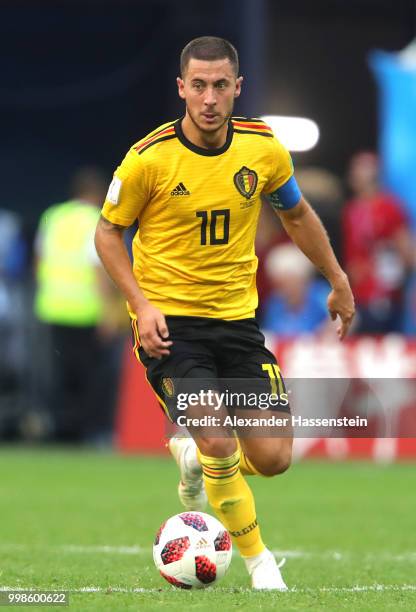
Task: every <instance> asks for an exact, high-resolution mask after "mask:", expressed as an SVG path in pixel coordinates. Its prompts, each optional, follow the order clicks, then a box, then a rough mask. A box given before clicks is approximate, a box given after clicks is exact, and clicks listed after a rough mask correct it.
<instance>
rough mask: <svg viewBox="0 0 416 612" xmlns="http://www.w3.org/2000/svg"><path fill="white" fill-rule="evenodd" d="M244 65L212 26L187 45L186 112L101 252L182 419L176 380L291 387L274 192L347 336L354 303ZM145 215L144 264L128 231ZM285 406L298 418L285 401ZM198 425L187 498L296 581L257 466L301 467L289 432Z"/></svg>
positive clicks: (173, 413) (146, 148)
mask: <svg viewBox="0 0 416 612" xmlns="http://www.w3.org/2000/svg"><path fill="white" fill-rule="evenodd" d="M238 75H239V69H238V56H237V52H236V50H235V48H234V47H233V46H232V45H231V44H230V43H229V42H228V41H226V40H224V39H221V38H216V37H208V36H206V37H205V36H204V37H201V38H197V39H195V40H192V41H191V42H190V43H188V44H187V45H186V47H185V48H184V49H183V51H182V54H181V76H180V77H178V78H177V85H178V92H179V96H180V97H181V98H182V99H183V100H184V101H185V106H186V111H185V115H184V117H182V118H181V119H178V120H176V121H171V122H169V123H165V124H163V125H161V126H160V127H158V128H157V129H156V130H154V131H153V132H151V133H150V134H148V135H147V136H145V137H144V138H143V139H142V140H139V141H138V142H137V143H136V144H135V145H133V147H132V148H131V149H130V151H129V152H128V153H127V155H126V157H125V158H124V160H123V162H122V163H121V165H120V166H119V167H118V168H117V170H116V172H115V174H114V178H113V181H112V183H111V185H110V188H109V191H108V194H107V198H106V201H105V203H104V207H103V209H102V216H101V219H100V221H99V223H98V226H97V231H96V239H95V240H96V247H97V251H98V253H99V255H100V257H101V259H102V261H103V264H104V266H105V268H106V269H107V271H108V273H109V274H110V276H111V277H112V278H113V280H114V282H115V283H116V284H117V285H118V287H119V288H120V290H121V291H122V292H123V293H124V295H125V297H126V299H127V301H128V308H129V313H130V317H131V319H132V327H133V331H134V338H135V345H134V351H135V354H136V356H137V357H138V358H139V359H140V361H141V362H142V363H143V364H144V366H145V368H146V370H147V378H148V380H149V382H150V384H151V385H152V386H153V389H154V390H155V392H156V394H157V396H158V399H159V401H160V403H161V405H162V407H163V408H164V409H165V411H166V412H167V415H168V417H169V418H170V419H171V420H173V421H175V420H176V419H177V417H178V411H177V410H175V407H174V404H173V403H172V402H171V401H170V399H171V398H172V395H173V394H174V385H175V384H176V382H175V381H176V380H183V379H185V380H191V379H198V381H199V380H205V381H208V383H207V384H206V386H205V387H204V389H203V390H204V391H205V392H207V393H208V391H210V389H216V388H217V383H216V382H215V381H219V380H220V379H233V378H239V379H251V378H258V379H265V380H266V379H267V380H268V384H270V385H271V388H273V385H274V386H275V388H276V383H277V382H278V383H279V385H280V384H281V379H280V372H279V369H278V366H277V365H276V360H275V357H274V356H273V354H272V353H270V352H269V351H268V350H267V349H266V348H265V346H264V337H263V335H262V334H261V332H260V331H259V329H258V326H257V323H256V321H255V319H254V313H255V309H256V307H257V292H256V284H255V278H256V267H257V259H256V255H255V252H254V238H255V234H256V226H257V221H258V216H259V211H260V206H261V199H260V195H261V194H264V195H265V196H266V197H267V198H268V200H269V202H270V204H271V206H272V207H273V208H274V209H275V210H276V213H277V214H278V215H279V216H280V219H281V221H282V223H283V225H284V227H285V229H286V231H287V232H288V234H289V236H290V238H291V239H292V240H293V241H294V242H295V243H296V245H297V246H298V247H299V248H300V249H301V250H302V251H303V252H304V253H305V254H306V256H307V257H309V259H310V260H311V261H312V262H313V263H314V264H315V265H316V266H317V268H318V269H319V270H320V271H321V272H322V274H323V275H324V276H325V277H326V278H327V279H328V281H329V283H330V285H331V287H332V291H331V292H330V294H329V296H328V309H329V312H330V314H331V317H332V318H333V319H335V318H336V317H337V315H338V316H339V317H340V320H341V323H340V326H339V328H338V334H339V337H340V338H341V339H342V338H343V337H344V336H345V334H346V333H347V330H348V327H349V325H350V323H351V320H352V317H353V313H354V304H353V297H352V294H351V290H350V287H349V284H348V280H347V277H346V275H345V273H344V272H343V271H342V270H341V268H340V266H339V264H338V262H337V260H336V258H335V256H334V254H333V251H332V249H331V246H330V244H329V241H328V238H327V235H326V233H325V230H324V228H323V226H322V224H321V222H320V220H319V219H318V217H317V216H316V214H315V213H314V212H313V210H312V209H311V207H310V206H309V204H308V203H307V202H306V201H305V199H304V198H303V197H302V195H301V193H300V191H299V188H298V186H297V184H296V180H295V178H294V175H293V165H292V162H291V158H290V155H289V153H288V152H287V151H286V149H285V148H284V147H283V146H282V145H281V143H280V142H279V141H278V140H277V139H276V138H275V137H274V135H273V133H272V130H271V129H270V128H269V127H268V126H267V125H266V124H265V123H263V122H262V121H260V120H259V119H247V118H243V117H232V111H233V105H234V100H235V98H237V97H238V96H239V95H240V92H241V86H242V81H243V78H242V77H241V76H238ZM136 219H138V222H139V230H138V232H137V234H136V236H135V238H134V243H133V253H134V264H133V269H132V266H131V264H130V260H129V258H128V255H127V252H126V249H125V246H124V242H123V237H122V236H123V231H124V230H125V228H127V227H129V226H130V225H131V224H132V223H133V222H134V221H135V220H136ZM209 381H211V383H212V384H210V383H209ZM279 388H280V386H279ZM202 403H203V402H202V401H201V406H199V407H198V409H199V414H203V412H204V407H203V406H202ZM277 414H279V415H281V414H285V415H286V416H287V413H285V412H282V409H280V410H279V412H277ZM190 433H191V434H192V437H193V439H191V438H172V439H171V440H170V443H169V447H170V450H171V452H172V454H173V455H174V457H175V459H176V461H177V462H178V465H179V468H180V473H181V480H180V484H179V496H180V498H181V501H182V502H183V504H184V506H185V507H186V508H187V509H188V510H198V509H202V508H203V506H204V502H205V496H207V497H208V500H209V503H210V505H211V506H212V508H213V509H214V511H215V512H216V514H217V516H218V518H219V519H220V520H221V522H222V523H223V524H224V525H225V526H226V527H227V529H228V530H229V531H230V533H231V535H232V536H233V539H234V542H235V544H236V546H237V547H238V549H239V551H240V553H241V555H242V557H243V558H244V561H245V564H246V567H247V570H248V572H249V574H250V576H251V583H252V587H253V588H254V589H278V590H286V588H287V587H286V585H285V583H284V581H283V578H282V576H281V573H280V570H279V567H278V565H277V563H276V561H275V559H274V557H273V555H272V553H271V552H270V551H269V550H268V549H267V548H266V546H265V544H264V543H263V541H262V538H261V534H260V528H259V525H258V522H257V518H256V511H255V504H254V498H253V494H252V492H251V489H250V487H249V485H248V483H247V480H246V478H245V475H249V474H252V475H254V474H257V475H263V476H273V475H275V474H280V473H282V472H284V471H285V470H287V469H288V467H289V465H290V460H291V449H292V438H291V435H290V428H288V429H287V430H286V431H285V432H283V433H284V434H285V435H282V436H281V437H261V436H257V437H252V436H247V437H244V438H241V439H240V440H239V439H238V438H237V437H236V436H234V435H232V431H229V430H226V428H224V430H223V431H221V432H219V433H218V434H217V435H216V436H214V435H212V434H211V435H210V434H209V432H207V431H205V430H204V429H203V428H198V427H195V428H190Z"/></svg>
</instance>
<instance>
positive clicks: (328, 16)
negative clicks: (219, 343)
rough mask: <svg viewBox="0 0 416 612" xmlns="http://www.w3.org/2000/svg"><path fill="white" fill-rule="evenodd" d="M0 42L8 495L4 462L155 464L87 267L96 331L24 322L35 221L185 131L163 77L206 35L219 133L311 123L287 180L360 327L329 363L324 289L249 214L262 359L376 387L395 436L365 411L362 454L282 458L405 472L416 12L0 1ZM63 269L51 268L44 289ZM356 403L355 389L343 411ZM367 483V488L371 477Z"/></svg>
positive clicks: (260, 0) (142, 400) (2, 360)
mask: <svg viewBox="0 0 416 612" xmlns="http://www.w3.org/2000/svg"><path fill="white" fill-rule="evenodd" d="M0 31H1V36H0V47H1V55H0V57H1V65H2V71H1V75H2V78H1V84H0V109H1V113H0V114H1V134H2V138H1V139H0V156H1V168H2V181H1V191H0V194H1V195H0V198H1V199H0V439H1V440H2V441H3V443H4V444H7V445H10V446H11V447H12V455H10V456H9V455H8V454H7V453H6V454H5V455H3V461H4V465H5V464H6V463H9V465H10V466H13V465H14V462H16V465H15V467H14V468H12V467H11V468H10V469H13V470H15V471H13V472H12V475H13V478H10V483H9V485H10V487H9V485H7V486H6V489H5V491H6V494H8V493H9V492H10V491H11V490H12V488H13V486H14V485H15V480H14V474H17V473H18V472H19V460H17V459H16V455H15V454H14V450H13V448H14V447H16V448H19V449H22V452H23V453H25V452H27V449H29V448H30V449H33V448H37V447H38V446H40V447H41V451H40V452H42V453H43V452H45V447H46V449H47V448H48V446H49V445H54V447H55V445H56V444H66V445H72V446H74V448H75V449H79V452H80V453H81V451H82V450H83V449H84V448H85V447H87V448H89V449H92V450H93V451H94V449H106V450H115V451H116V452H118V453H137V454H138V455H142V454H145V453H146V454H148V453H152V454H163V453H164V452H165V449H164V441H163V438H164V434H165V429H164V424H163V419H162V414H161V412H160V411H159V410H158V408H157V406H156V403H155V401H154V398H153V396H152V394H151V392H150V390H149V389H148V387H147V386H146V383H145V381H144V377H143V373H142V372H141V370H140V368H139V366H138V365H137V364H136V363H135V362H134V361H133V359H132V356H131V351H130V345H129V342H130V338H129V330H128V329H127V328H126V325H127V323H126V320H125V317H124V306H123V304H122V303H121V301H120V300H119V298H118V296H117V294H115V292H114V290H113V289H112V287H111V285H109V284H108V283H107V284H106V280H105V278H104V277H103V276H101V274H100V272H99V270H98V264H97V262H96V261H95V260H94V257H93V255H91V254H90V255H91V256H89V258H86V259H85V260H84V263H83V265H84V267H85V266H90V269H94V270H95V273H96V274H97V276H96V279H95V280H96V283H97V293H96V294H95V297H94V300H95V303H96V304H97V305H98V306H97V312H96V313H95V314H94V315H91V313H90V315H87V316H86V319H83V318H82V316H81V318H79V319H78V320H77V319H76V317H75V319H74V318H71V317H68V318H67V319H65V318H64V319H63V320H57V319H56V318H54V316H52V318H51V317H49V319H48V316H49V315H48V313H47V312H46V311H45V310H42V307H39V306H38V307H36V303H37V299H39V295H38V292H39V291H40V284H41V282H43V281H44V276H45V274H47V272H46V273H45V269H46V270H50V268H48V266H50V265H52V264H53V261H54V253H53V251H52V255H51V252H50V251H49V255H48V256H49V258H52V263H51V259H49V260H48V261H47V262H46V264H45V262H44V258H46V254H45V253H46V252H47V249H46V247H45V244H46V243H47V238H46V237H45V232H44V229H45V225H42V221H41V219H42V218H44V217H42V215H44V213H45V211H47V210H49V207H51V206H53V205H55V204H56V203H62V202H68V201H72V202H73V200H71V198H73V197H74V195H75V196H77V197H79V198H80V199H85V198H84V195H85V193H86V192H88V195H91V193H92V191H94V193H95V195H96V196H97V194H99V193H100V189H101V187H102V183H101V181H103V184H105V185H108V184H109V183H110V181H111V177H112V172H113V170H114V168H115V167H116V165H117V164H118V163H119V161H120V160H121V159H122V157H123V156H124V154H125V152H126V151H127V149H128V148H129V146H130V145H131V144H132V143H133V142H135V141H137V140H138V139H139V138H141V137H142V136H143V135H145V134H146V133H147V132H149V131H150V130H152V129H154V128H155V127H156V126H158V125H160V124H161V123H162V122H164V121H168V120H170V119H173V118H175V117H178V116H180V115H181V114H182V104H181V102H180V101H179V99H178V97H177V92H176V85H175V77H176V75H177V73H178V57H179V54H180V51H181V49H182V48H183V46H184V45H185V44H186V43H187V42H188V41H189V40H190V39H191V38H194V37H196V36H200V35H206V34H212V35H218V36H223V37H226V38H228V39H229V40H231V41H232V42H233V43H234V44H235V46H236V47H237V49H238V50H239V52H240V61H241V73H242V74H243V75H244V79H245V80H244V90H243V95H242V96H241V98H240V99H239V100H238V103H237V105H236V108H235V114H237V115H247V116H263V115H266V116H270V115H274V116H281V117H282V116H283V117H303V118H307V119H310V120H313V121H314V122H315V124H316V126H317V127H318V130H319V139H318V141H317V142H316V144H315V145H314V146H313V147H312V148H310V149H308V150H305V151H297V150H293V151H292V154H293V159H294V163H295V168H296V173H297V176H298V178H299V182H300V184H301V187H302V188H303V191H304V193H305V194H306V196H307V197H308V198H309V200H310V201H311V203H312V204H313V205H314V206H315V208H316V209H317V211H318V213H319V214H320V216H321V217H322V219H323V221H324V223H325V225H326V227H327V230H328V233H329V235H330V237H331V240H332V242H333V245H334V248H335V250H336V253H337V255H338V257H339V258H340V260H341V262H342V263H343V265H344V266H345V267H346V268H347V270H348V271H349V273H350V275H351V278H353V279H354V280H353V283H354V288H355V291H356V297H357V305H358V311H359V313H358V314H359V316H358V317H357V322H356V325H355V328H354V329H353V331H352V334H351V336H350V338H349V339H348V340H347V341H346V342H345V343H344V344H343V345H342V346H340V345H339V344H337V342H336V341H335V340H334V331H333V328H331V326H330V325H329V324H328V323H327V321H326V318H325V315H324V314H322V309H323V308H324V306H323V301H322V300H323V298H322V295H324V294H325V291H326V288H325V286H323V285H322V280H321V279H318V278H316V277H315V276H314V275H313V274H311V272H310V270H309V269H308V268H307V266H305V265H304V262H302V261H298V260H296V256H295V255H294V254H293V252H292V251H291V250H290V248H289V249H288V248H287V244H286V241H285V237H284V236H283V235H282V232H281V229H280V228H279V225H278V223H277V222H276V221H274V220H273V219H272V217H271V215H270V213H268V212H267V211H265V212H264V216H263V217H262V219H261V222H260V227H259V237H258V245H257V249H258V254H259V255H260V256H261V258H262V263H261V265H260V268H259V291H260V297H261V304H262V307H261V309H260V310H259V320H260V322H261V324H262V326H263V328H264V330H265V332H266V333H267V340H268V343H269V346H271V347H272V348H273V349H274V350H276V352H277V353H278V355H279V358H280V360H281V365H282V369H283V371H284V372H285V373H286V376H287V377H293V378H296V377H299V376H301V377H303V378H311V379H312V378H322V379H326V378H330V379H331V378H350V379H351V380H352V381H353V380H354V381H357V380H369V379H371V380H373V379H378V380H379V381H381V382H380V386H379V387H377V390H376V395H377V398H378V399H380V398H384V403H383V401H381V400H380V401H381V404H382V405H383V409H384V408H386V407H387V408H388V409H389V410H391V412H392V413H394V419H393V420H392V421H393V422H394V427H393V428H390V429H386V428H384V429H383V427H381V429H380V428H378V425H377V422H376V421H377V416H378V415H377V413H374V410H373V412H372V414H371V416H372V418H373V419H375V424H374V430H373V431H374V435H373V437H372V438H371V439H370V438H368V439H361V438H357V439H344V440H341V441H340V440H324V439H322V440H319V439H315V440H312V441H304V442H302V443H301V444H300V445H299V447H298V450H297V454H298V458H301V457H304V456H319V457H323V456H324V457H326V458H327V459H332V460H335V459H336V460H341V459H342V460H345V459H350V458H365V459H367V460H376V461H378V462H382V463H383V464H384V463H390V462H393V461H395V460H399V459H407V460H415V459H416V426H415V421H416V410H415V409H416V405H415V402H416V400H415V397H416V395H415V393H414V380H415V375H416V271H415V263H416V258H415V231H416V187H415V185H416V183H415V180H414V178H415V168H416V94H415V92H416V49H415V47H412V41H413V40H415V41H416V39H415V36H416V2H415V1H414V0H395V2H391V0H349V1H348V2H347V1H344V0H315V1H314V2H311V1H310V0H278V1H277V0H276V1H272V0H239V1H237V0H227V1H226V2H223V1H219V0H211V2H209V3H198V2H192V1H191V0H182V2H180V3H178V2H175V1H173V0H152V1H151V0H148V1H144V0H143V1H140V0H136V1H127V0H118V1H109V0H106V1H105V2H99V1H96V2H88V1H84V2H78V1H77V0H72V1H71V2H60V3H53V2H46V1H45V2H40V1H39V0H38V1H33V2H24V1H21V0H19V1H16V2H11V1H7V0H5V1H3V2H2V3H1V6H0ZM414 44H415V45H416V42H415V43H414ZM277 135H279V133H277ZM80 170H81V171H82V172H81V174H80ZM74 177H75V186H74ZM83 180H92V181H93V183H94V181H95V183H94V187H91V184H90V183H89V186H88V187H85V181H84V183H83ZM77 190H78V191H77ZM93 199H94V198H93V197H92V196H91V199H90V203H92V204H93V203H94V202H93V201H92V200H93ZM96 210H98V209H96ZM48 214H49V213H48ZM97 214H98V213H97ZM46 225H47V224H46ZM76 227H77V226H76V225H75V229H74V228H72V229H71V233H70V232H67V236H74V237H75V236H76V235H77V229H76ZM56 244H57V245H58V246H57V247H56V248H57V249H60V248H61V243H60V241H59V240H57V242H56ZM68 248H69V249H70V247H68ZM82 248H84V247H82ZM68 252H69V251H67V253H68ZM56 253H58V251H56ZM61 255H62V253H60V256H61ZM279 258H280V260H281V261H282V260H283V259H282V258H284V261H285V265H284V266H283V271H282V270H281V269H278V268H279V266H278V265H277V264H276V262H278V261H279ZM60 261H61V260H60V259H59V257H58V255H57V254H56V259H55V265H58V276H59V262H60ZM72 263H73V262H72ZM43 264H44V265H45V266H46V267H45V269H44V270H43V273H42V272H41V271H40V270H42V265H43ZM275 264H276V265H275ZM71 265H72V264H71ZM281 267H282V266H280V268H281ZM285 270H286V274H285ZM287 270H289V271H292V273H291V274H288V273H287ZM84 271H85V268H84ZM55 273H56V270H55ZM67 273H68V274H70V271H69V272H68V270H67ZM62 277H64V274H63V273H62ZM288 277H290V278H288ZM42 279H43V280H42ZM91 282H92V281H91ZM94 282H95V281H94ZM90 288H91V287H90ZM305 288H307V291H306V289H305ZM74 308H75V306H74ZM46 310H47V309H46ZM299 312H300V313H301V314H300V315H299ZM109 313H110V315H109ZM297 313H298V314H297ZM298 315H299V316H298ZM289 320H290V328H289V327H288V326H286V328H285V321H289ZM281 322H283V323H282V329H280V327H279V324H280V323H281ZM305 322H306V323H305ZM85 330H87V331H85ZM84 332H85V333H84ZM69 347H71V354H69V352H70V349H69ZM74 363H75V364H78V367H75V366H74ZM71 368H74V370H72V369H71ZM92 378H94V381H92V382H91V379H92ZM383 383H384V386H383ZM387 388H388V392H387V391H386V389H387ZM373 392H374V389H373ZM365 393H366V391H365V390H364V391H363V389H362V386H361V387H360V385H358V388H357V390H356V395H355V404H353V408H352V409H351V410H352V411H354V410H356V409H357V406H358V405H362V402H363V394H364V395H365ZM360 402H361V404H360ZM366 405H367V406H368V405H369V403H368V402H367V404H366ZM373 409H374V407H373ZM383 414H384V413H383ZM72 446H71V448H72ZM16 452H17V451H16ZM83 452H85V451H83ZM43 456H44V455H42V457H43ZM53 456H54V457H55V459H56V461H58V462H59V455H58V456H56V455H53ZM88 457H89V455H88ZM140 460H141V459H138V461H139V462H140ZM42 461H43V460H40V469H41V470H42V469H43V468H44V467H45V466H43V468H42V465H43V464H42ZM65 461H67V459H65ZM65 461H64V463H65ZM143 461H144V462H145V461H149V460H148V459H146V460H145V459H143ZM158 461H159V460H158ZM22 465H23V464H22ZM146 465H147V464H146ZM158 465H159V464H158ZM366 469H367V468H366ZM368 469H370V472H368V474H367V476H368V482H370V481H371V478H372V476H371V474H374V475H376V474H379V472H378V470H379V469H380V467H376V466H374V467H371V468H370V467H369V468H368ZM372 469H373V470H374V472H371V470H372ZM40 473H42V472H40ZM410 474H411V472H410V471H409V472H406V474H405V475H404V478H407V479H408V480H407V481H406V482H408V483H409V500H410V488H411V485H410V483H411V480H410ZM55 476H56V474H55ZM51 478H52V477H51ZM80 478H81V480H82V475H81V476H80ZM334 478H335V473H334ZM7 482H8V481H7ZM328 482H329V480H328ZM366 482H367V481H366ZM48 486H49V485H48ZM126 486H128V484H126ZM293 486H294V485H292V488H293ZM348 486H350V487H351V489H350V490H351V491H352V487H353V484H352V480H348ZM412 486H413V488H414V485H412ZM7 487H9V488H7ZM405 489H406V487H404V489H403V491H404V490H405ZM172 490H173V489H172ZM303 501H305V500H303ZM22 503H23V502H22ZM161 504H162V505H163V500H162V499H161ZM413 506H414V501H413ZM11 512H15V510H13V511H11ZM10 516H11V515H10ZM161 518H162V517H161ZM124 535H125V534H124ZM51 537H53V535H52V536H51ZM93 539H94V538H93ZM28 541H30V538H29V539H28ZM98 541H99V537H98V536H97V541H96V542H95V543H98ZM16 554H17V553H16ZM16 564H17V565H16V567H18V566H19V560H18V559H17V560H16ZM16 571H17V570H16ZM334 605H335V604H334ZM113 609H114V608H113ZM356 609H358V608H356ZM368 609H375V608H374V607H373V608H371V607H370V608H368Z"/></svg>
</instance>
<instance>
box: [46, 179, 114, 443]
mask: <svg viewBox="0 0 416 612" xmlns="http://www.w3.org/2000/svg"><path fill="white" fill-rule="evenodd" d="M72 191H73V194H74V195H73V197H72V198H71V199H70V200H69V201H67V202H63V203H61V204H55V205H53V206H51V207H50V208H48V209H47V210H45V211H44V213H43V214H42V216H41V218H40V222H39V227H38V232H37V236H36V242H35V250H36V281H37V287H36V293H35V300H34V309H35V314H36V316H37V318H38V319H39V321H40V322H41V323H43V324H46V325H47V328H48V332H49V336H50V344H51V351H50V357H51V359H49V361H50V364H49V366H50V374H51V376H50V381H49V385H48V386H49V389H48V391H47V394H46V395H47V397H46V398H45V400H44V401H45V403H46V405H47V409H48V411H49V416H50V418H51V420H52V423H53V426H52V432H51V433H53V435H54V436H55V437H56V438H57V439H58V440H67V441H71V442H74V441H84V440H87V441H95V440H98V438H100V437H101V438H103V437H106V439H108V440H109V439H110V438H111V430H112V421H113V413H114V403H115V399H116V397H115V395H116V388H117V379H116V378H115V374H116V373H117V371H118V368H112V367H110V366H109V361H111V366H112V365H113V363H112V362H113V358H112V355H113V354H114V352H118V346H119V344H120V333H119V332H120V320H121V318H122V316H123V314H124V312H123V311H124V308H123V306H122V305H121V304H120V298H119V296H118V293H117V292H116V291H115V290H114V288H113V286H112V284H111V283H110V281H109V279H108V277H107V276H106V274H105V273H104V271H103V269H102V267H101V264H100V261H99V259H98V257H97V254H96V251H95V247H94V232H95V227H96V225H97V221H98V218H99V216H100V209H99V206H101V204H102V202H103V200H104V197H105V192H106V183H105V181H104V180H103V177H102V176H101V173H100V172H99V171H98V170H96V169H94V168H83V169H81V170H80V171H79V172H78V173H77V174H76V176H75V177H74V180H73V185H72ZM103 368H104V369H105V371H106V376H105V377H104V378H105V380H103V377H102V373H103ZM110 370H111V371H112V372H114V373H113V374H110V375H109V376H107V374H108V373H109V371H110ZM100 379H101V380H100ZM104 389H105V390H104Z"/></svg>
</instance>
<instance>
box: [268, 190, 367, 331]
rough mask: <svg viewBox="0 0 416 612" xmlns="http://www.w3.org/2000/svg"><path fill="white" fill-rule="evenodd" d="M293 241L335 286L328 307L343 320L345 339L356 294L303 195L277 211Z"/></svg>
mask: <svg viewBox="0 0 416 612" xmlns="http://www.w3.org/2000/svg"><path fill="white" fill-rule="evenodd" d="M276 212H277V214H278V215H279V217H280V219H281V221H282V224H283V227H284V228H285V230H286V232H287V233H288V235H289V236H290V238H291V239H292V241H293V242H294V243H295V244H296V245H297V246H298V247H299V248H300V249H301V251H303V253H304V254H305V255H306V256H307V257H308V258H309V259H310V260H311V262H312V263H313V264H314V265H315V266H316V267H317V268H318V270H319V271H320V272H321V273H322V274H323V275H324V276H325V278H326V279H327V280H328V282H329V283H330V285H331V287H332V291H331V292H330V294H329V296H328V310H329V313H330V315H331V318H332V320H335V319H336V317H337V315H339V317H340V319H341V326H340V327H339V328H338V330H337V332H338V336H339V338H340V340H342V339H343V338H344V337H345V335H346V334H347V332H348V329H349V327H350V325H351V322H352V319H353V317H354V312H355V308H354V297H353V295H352V291H351V287H350V284H349V282H348V277H347V275H346V274H345V272H344V271H343V270H342V268H341V266H340V265H339V263H338V261H337V258H336V257H335V254H334V251H333V250H332V247H331V244H330V242H329V238H328V235H327V233H326V231H325V228H324V226H323V225H322V223H321V221H320V219H319V217H318V215H317V214H316V213H315V211H314V210H313V209H312V207H311V206H310V205H309V204H308V202H307V201H306V200H305V198H304V197H303V196H302V197H301V199H300V200H299V202H298V203H297V204H296V206H293V207H292V208H289V209H286V210H276Z"/></svg>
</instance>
